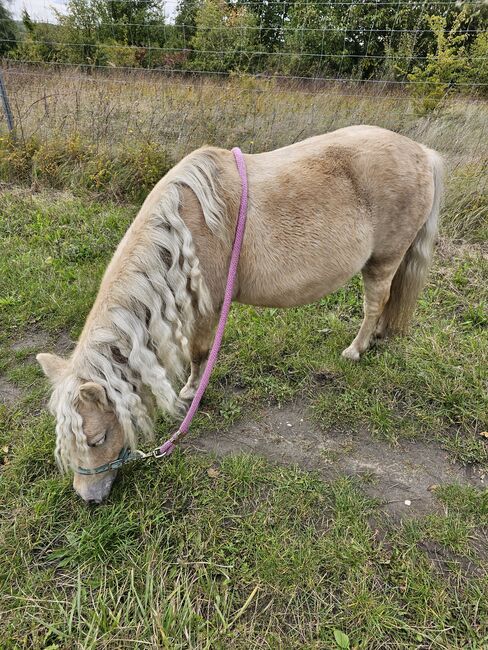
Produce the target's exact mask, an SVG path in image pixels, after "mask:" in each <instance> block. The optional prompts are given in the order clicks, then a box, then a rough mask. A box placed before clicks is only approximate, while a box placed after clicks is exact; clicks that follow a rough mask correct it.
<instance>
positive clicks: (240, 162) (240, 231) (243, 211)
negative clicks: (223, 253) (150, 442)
mask: <svg viewBox="0 0 488 650" xmlns="http://www.w3.org/2000/svg"><path fill="white" fill-rule="evenodd" d="M232 153H233V154H234V158H235V161H236V165H237V170H238V172H239V176H240V178H241V184H242V191H241V203H240V206H239V216H238V219H237V226H236V234H235V238H234V244H233V246H232V255H231V258H230V264H229V272H228V274H227V284H226V286H225V294H224V302H223V303H222V311H221V312H220V318H219V324H218V326H217V331H216V333H215V338H214V341H213V344H212V349H211V350H210V354H209V355H208V360H207V365H206V366H205V370H204V372H203V375H202V378H201V379H200V384H199V386H198V389H197V392H196V393H195V397H194V398H193V401H192V403H191V405H190V408H189V409H188V413H187V414H186V416H185V419H184V420H183V422H182V423H181V424H180V427H179V429H178V431H177V432H176V433H174V434H173V435H172V436H171V438H169V440H167V441H166V442H165V443H164V444H163V445H161V447H160V448H159V451H158V453H157V456H158V457H159V456H168V455H169V454H170V453H171V452H172V451H173V449H174V447H175V445H176V443H177V442H178V441H179V440H181V438H183V437H184V436H186V434H187V433H188V430H189V428H190V425H191V422H192V420H193V418H194V417H195V414H196V412H197V411H198V406H199V404H200V400H201V399H202V397H203V394H204V393H205V390H206V388H207V386H208V382H209V381H210V375H211V374H212V370H213V368H214V366H215V362H216V361H217V355H218V354H219V350H220V346H221V344H222V337H223V336H224V330H225V324H226V323H227V317H228V315H229V309H230V304H231V302H232V295H233V291H234V283H235V279H236V275H237V266H238V264H239V257H240V254H241V247H242V240H243V238H244V231H245V229H246V217H247V194H248V187H247V173H246V163H245V161H244V156H243V155H242V151H241V150H240V149H239V148H238V147H235V148H234V149H232Z"/></svg>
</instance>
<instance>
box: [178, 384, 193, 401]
mask: <svg viewBox="0 0 488 650" xmlns="http://www.w3.org/2000/svg"><path fill="white" fill-rule="evenodd" d="M196 392H197V391H196V390H195V388H193V387H187V386H184V387H183V388H182V389H181V390H180V395H179V397H180V399H182V400H184V401H188V402H191V400H192V399H193V398H194V397H195V393H196Z"/></svg>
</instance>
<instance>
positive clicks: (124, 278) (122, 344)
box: [50, 149, 226, 469]
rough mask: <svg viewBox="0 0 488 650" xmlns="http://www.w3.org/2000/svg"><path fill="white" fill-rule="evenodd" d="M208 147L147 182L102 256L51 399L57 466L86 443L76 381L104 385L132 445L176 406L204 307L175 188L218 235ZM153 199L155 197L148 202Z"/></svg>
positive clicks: (218, 205)
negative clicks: (93, 291)
mask: <svg viewBox="0 0 488 650" xmlns="http://www.w3.org/2000/svg"><path fill="white" fill-rule="evenodd" d="M216 178H217V166H216V160H215V156H214V155H213V150H212V149H201V150H198V151H196V152H194V153H192V154H190V155H189V156H187V157H186V158H185V159H184V160H183V161H182V162H181V163H179V164H178V165H177V166H176V167H175V168H173V169H172V170H171V171H170V172H169V173H168V174H167V175H166V176H165V178H163V179H162V180H161V181H160V182H159V183H158V185H157V186H156V187H155V188H154V190H153V191H152V193H151V194H150V196H149V197H148V199H147V200H146V202H145V204H144V205H143V207H142V208H141V211H140V212H139V214H138V216H137V217H136V219H135V220H134V222H133V224H132V225H131V227H130V228H129V230H128V231H127V233H126V235H125V237H124V238H123V240H122V241H121V243H120V244H119V247H118V249H117V251H116V253H115V255H114V257H113V259H112V261H111V263H110V264H109V266H108V268H107V270H106V272H105V275H104V278H103V280H102V283H101V286H100V290H99V294H98V296H97V299H96V301H95V304H94V306H93V309H92V311H91V313H90V316H89V318H88V319H87V322H86V324H85V328H84V330H83V332H82V335H81V337H80V340H79V342H78V345H77V347H76V349H75V351H74V353H73V355H72V357H71V360H70V363H69V367H68V369H67V372H66V375H65V376H64V377H63V378H62V379H61V381H60V382H59V383H58V384H57V386H56V387H55V390H54V392H53V395H52V398H51V402H50V406H51V410H52V411H53V412H54V413H55V414H56V416H57V429H56V433H57V444H56V458H57V460H58V463H59V465H60V466H61V468H62V469H66V468H67V467H68V466H69V464H70V457H72V452H73V449H74V448H76V450H77V452H78V455H79V454H80V452H81V453H85V452H86V451H87V445H86V439H85V436H84V434H83V430H82V421H81V417H80V415H79V413H78V411H77V405H78V395H79V387H80V385H81V384H82V383H83V382H86V381H93V382H96V383H98V384H100V385H102V386H103V387H104V389H105V391H106V393H107V396H108V399H109V400H110V401H111V403H112V404H113V405H114V408H115V412H116V414H117V417H118V419H119V422H120V423H121V425H122V427H123V430H124V432H125V438H126V444H127V445H129V446H131V447H132V448H134V447H135V445H136V444H137V434H138V432H142V433H143V434H144V435H145V436H151V433H152V411H153V407H154V406H155V405H157V406H158V407H159V408H161V409H164V410H166V411H169V412H170V413H172V414H178V413H180V412H181V409H182V404H181V402H180V400H179V398H178V396H177V392H176V388H175V385H176V384H177V383H178V382H181V381H182V380H183V379H184V373H185V370H186V368H187V366H188V363H189V361H190V350H189V340H190V338H191V335H192V332H193V328H194V325H195V322H196V319H197V317H198V316H199V315H205V314H207V313H208V312H209V310H210V308H211V298H210V294H209V291H208V288H207V286H206V284H205V282H204V279H203V277H202V274H201V271H200V265H199V261H198V258H197V256H196V253H195V247H194V244H193V241H192V236H191V233H190V231H189V229H188V228H187V226H186V225H185V223H184V221H183V219H182V218H181V216H180V214H179V208H180V201H181V197H180V190H181V187H182V186H187V187H189V188H190V189H191V190H192V191H193V192H194V194H195V195H196V197H197V199H198V201H199V203H200V205H201V208H202V211H203V215H204V218H205V221H206V223H207V225H208V227H209V228H210V230H211V231H212V232H213V233H215V234H217V235H218V236H220V237H225V236H226V233H225V227H224V214H225V210H224V204H223V202H222V200H221V199H220V198H219V193H220V192H219V190H220V187H219V186H218V183H217V180H216ZM155 198H156V200H155Z"/></svg>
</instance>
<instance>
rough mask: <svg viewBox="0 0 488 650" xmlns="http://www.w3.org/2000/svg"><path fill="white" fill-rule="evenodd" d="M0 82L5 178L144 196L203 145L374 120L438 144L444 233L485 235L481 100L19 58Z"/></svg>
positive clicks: (258, 145)
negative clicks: (8, 124)
mask: <svg viewBox="0 0 488 650" xmlns="http://www.w3.org/2000/svg"><path fill="white" fill-rule="evenodd" d="M6 82H7V87H8V88H9V92H10V95H11V102H12V105H13V110H14V114H15V119H16V124H17V131H18V141H19V144H18V145H17V148H16V152H15V154H14V155H13V158H12V155H11V156H10V158H9V157H8V156H7V159H6V158H5V157H6V154H5V153H4V154H3V166H2V156H1V155H0V178H3V179H4V180H10V181H15V180H17V179H18V178H23V180H24V181H28V182H30V183H33V184H34V185H35V186H37V185H41V186H42V185H44V186H54V187H58V188H65V187H69V188H71V189H74V190H77V189H80V188H82V189H89V190H91V191H101V192H104V193H107V192H108V193H110V194H111V195H112V196H115V197H117V198H126V197H130V198H136V199H137V200H140V199H141V198H142V196H143V195H144V193H145V192H146V191H147V189H148V188H149V187H151V185H152V184H153V183H154V182H155V180H157V178H158V177H159V176H160V175H162V174H164V173H165V172H166V171H167V169H168V167H170V166H171V164H173V163H174V162H176V161H177V160H179V159H180V158H181V157H183V156H184V155H186V154H187V153H188V152H190V151H192V150H193V149H195V148H197V147H199V146H202V145H203V144H212V145H218V146H223V147H228V148H230V147H232V146H235V145H239V146H240V147H241V148H242V149H243V150H244V151H247V152H258V151H263V150H267V149H273V148H277V147H280V146H283V145H286V144H290V143H292V142H296V141H298V140H301V139H304V138H306V137H308V136H311V135H315V134H317V133H324V132H327V131H331V130H333V129H336V128H340V127H343V126H347V125H350V124H358V123H366V124H368V123H369V124H376V125H378V126H382V127H385V128H388V129H392V130H394V131H397V132H400V133H403V134H405V135H407V136H409V137H412V138H414V139H416V140H419V141H420V142H423V143H425V144H426V145H428V146H431V147H433V148H435V149H437V150H438V151H440V152H441V153H442V154H444V155H445V157H446V159H447V161H448V165H449V175H448V178H449V182H448V194H447V205H446V210H445V213H446V214H447V219H446V220H445V224H446V232H447V233H448V234H449V235H450V236H453V237H456V238H463V239H465V240H466V241H482V240H484V239H486V235H487V231H486V221H487V214H488V202H487V199H486V192H485V190H486V170H487V161H488V157H487V152H486V147H485V146H484V145H483V143H484V142H486V137H487V133H486V131H487V124H488V119H487V118H488V104H487V103H486V102H482V101H473V100H468V99H466V98H463V99H461V98H460V99H454V100H450V101H449V103H445V104H444V105H443V106H441V107H439V108H438V109H437V111H436V112H433V113H431V114H430V115H428V116H419V115H418V114H417V113H416V110H415V100H414V99H412V98H410V97H409V96H408V95H405V94H391V93H389V94H385V93H384V92H382V90H381V88H378V87H375V88H373V89H371V88H368V89H367V92H366V91H361V90H359V89H358V87H354V86H351V87H347V88H346V87H344V86H340V85H328V86H324V87H322V88H319V89H317V88H315V89H313V88H311V87H308V88H307V87H303V85H301V86H298V85H295V86H291V85H289V84H288V85H286V86H283V85H281V86H280V85H278V84H277V83H276V82H275V81H273V80H266V79H251V78H246V77H235V78H230V79H226V80H225V81H224V80H214V79H199V80H197V81H192V80H190V79H188V78H186V79H169V78H167V77H163V76H160V75H159V74H157V73H149V72H143V71H141V72H140V73H131V74H123V73H120V72H117V73H115V72H114V73H113V75H111V76H107V75H106V74H103V73H98V74H94V75H93V74H92V75H85V74H82V73H81V72H75V71H71V72H66V71H59V72H56V71H52V70H51V71H42V70H40V69H33V68H26V67H23V68H16V69H11V70H9V71H8V72H7V75H6ZM19 147H20V148H21V150H22V151H21V153H19ZM6 149H7V148H4V150H6Z"/></svg>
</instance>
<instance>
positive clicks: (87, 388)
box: [80, 381, 108, 406]
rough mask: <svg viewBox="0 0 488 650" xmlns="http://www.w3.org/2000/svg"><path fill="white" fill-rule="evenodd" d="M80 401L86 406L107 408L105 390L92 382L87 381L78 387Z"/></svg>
mask: <svg viewBox="0 0 488 650" xmlns="http://www.w3.org/2000/svg"><path fill="white" fill-rule="evenodd" d="M80 399H81V400H82V401H83V402H85V403H88V404H99V405H100V406H108V401H107V394H106V393H105V389H104V388H103V386H100V384H96V383H95V382H94V381H87V382H86V384H82V385H81V386H80Z"/></svg>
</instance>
